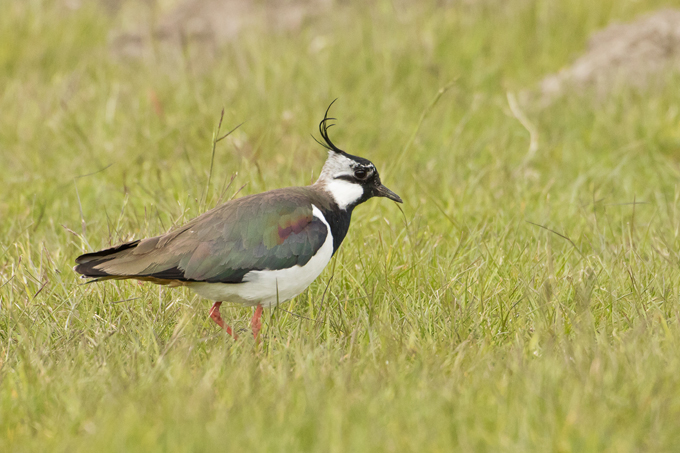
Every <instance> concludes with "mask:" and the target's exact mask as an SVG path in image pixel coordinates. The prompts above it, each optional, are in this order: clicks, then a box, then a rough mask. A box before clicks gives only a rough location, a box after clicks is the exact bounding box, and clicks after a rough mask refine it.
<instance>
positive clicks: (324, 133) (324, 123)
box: [312, 98, 347, 154]
mask: <svg viewBox="0 0 680 453" xmlns="http://www.w3.org/2000/svg"><path fill="white" fill-rule="evenodd" d="M337 100H338V99H337V98H335V99H334V100H333V102H331V103H330V105H329V106H328V108H327V109H326V113H325V114H324V116H323V119H322V120H321V122H320V123H319V134H321V138H322V139H323V140H324V142H325V143H321V142H320V141H319V140H317V139H316V137H314V136H313V135H312V138H313V139H314V141H316V142H317V143H318V144H319V145H321V146H323V147H324V148H326V149H327V150H329V151H335V152H336V153H341V154H347V153H346V152H345V151H343V150H341V149H340V148H338V147H337V146H335V144H334V143H333V142H332V141H331V138H330V137H329V136H328V129H330V128H331V127H333V126H335V124H333V123H331V121H335V120H336V118H330V117H329V116H328V112H329V111H330V109H331V107H332V106H333V104H334V103H335V101H337ZM329 123H330V124H329Z"/></svg>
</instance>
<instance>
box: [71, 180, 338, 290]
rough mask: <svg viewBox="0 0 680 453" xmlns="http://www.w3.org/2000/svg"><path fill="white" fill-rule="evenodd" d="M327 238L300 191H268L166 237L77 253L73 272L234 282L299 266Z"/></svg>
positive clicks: (306, 198) (234, 202)
mask: <svg viewBox="0 0 680 453" xmlns="http://www.w3.org/2000/svg"><path fill="white" fill-rule="evenodd" d="M328 234H329V233H328V231H327V227H326V225H325V224H324V223H323V222H322V221H321V220H320V219H319V218H317V217H315V216H314V215H313V211H312V203H311V201H310V199H309V197H308V196H307V194H306V193H305V192H304V190H302V189H300V190H297V191H296V190H291V189H287V190H278V191H271V192H266V193H263V194H258V195H253V196H249V197H243V198H240V199H238V200H235V201H232V202H229V203H226V204H224V205H222V206H220V207H218V208H216V209H213V210H212V211H209V212H207V213H205V214H203V215H202V216H200V217H197V218H196V219H194V220H192V221H191V222H189V223H188V224H186V225H184V226H183V227H182V228H180V229H178V230H176V231H174V232H171V233H168V234H166V235H163V236H158V237H154V238H149V239H145V240H142V241H140V242H138V243H130V244H128V245H127V247H126V246H125V245H123V246H119V247H118V251H115V250H116V249H109V250H108V251H107V250H105V251H102V252H97V253H92V254H87V255H83V256H81V257H80V258H78V260H76V262H77V263H78V264H79V265H78V266H76V270H77V271H79V272H81V273H83V274H85V275H88V272H87V271H90V272H89V276H93V277H104V278H106V277H111V276H120V277H123V278H125V277H128V278H135V277H145V278H151V279H158V280H171V281H172V280H176V281H196V282H211V283H239V282H241V281H242V280H243V276H244V275H245V274H247V273H248V272H250V271H254V270H278V269H286V268H289V267H292V266H295V265H299V266H304V265H305V264H306V263H307V262H308V261H309V260H310V259H311V258H312V256H314V254H315V253H316V252H317V250H318V249H319V248H321V246H322V245H323V243H324V241H325V240H326V237H327V235H328ZM107 252H108V253H107Z"/></svg>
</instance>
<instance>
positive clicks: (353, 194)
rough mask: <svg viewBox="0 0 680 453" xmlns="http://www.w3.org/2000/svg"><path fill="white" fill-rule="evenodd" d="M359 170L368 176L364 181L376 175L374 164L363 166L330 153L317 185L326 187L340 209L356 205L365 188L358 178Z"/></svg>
mask: <svg viewBox="0 0 680 453" xmlns="http://www.w3.org/2000/svg"><path fill="white" fill-rule="evenodd" d="M358 169H363V170H365V171H364V173H365V174H366V176H365V177H364V178H363V179H367V178H368V177H370V176H371V175H372V174H373V173H375V167H374V166H373V164H368V165H361V164H359V163H358V162H356V161H354V160H352V159H349V158H348V157H345V156H343V155H342V154H339V153H336V152H333V151H329V152H328V160H326V163H325V164H324V166H323V169H322V170H321V175H320V176H319V180H318V181H317V184H321V185H323V186H324V189H325V190H326V191H328V192H329V193H330V194H331V196H332V197H333V199H334V200H335V202H336V203H337V205H338V207H340V209H345V208H347V206H349V205H352V204H354V203H356V202H357V201H358V200H359V199H360V198H361V197H362V196H363V195H364V187H363V186H362V184H361V181H360V180H359V179H358V178H357V177H356V175H357V173H356V172H357V170H358Z"/></svg>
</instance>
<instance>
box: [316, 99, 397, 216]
mask: <svg viewBox="0 0 680 453" xmlns="http://www.w3.org/2000/svg"><path fill="white" fill-rule="evenodd" d="M333 102H335V101H333ZM332 105H333V103H331V105H329V106H328V109H327V110H326V114H325V115H324V118H323V120H321V122H320V123H319V133H320V134H321V138H322V139H323V141H324V143H322V142H320V141H318V140H317V142H318V143H319V144H320V145H321V146H323V147H325V148H326V149H328V159H326V163H325V164H324V166H323V168H322V169H321V175H319V179H318V180H317V181H316V183H315V184H316V185H319V186H321V187H322V188H323V189H324V190H325V191H326V192H328V193H329V194H330V195H331V196H332V197H333V199H334V200H335V202H336V203H337V205H338V207H339V208H340V209H353V208H354V207H355V206H356V205H358V204H361V203H363V202H364V201H366V200H368V199H369V198H373V197H385V198H389V199H390V200H393V201H396V202H397V203H402V200H401V198H400V197H399V195H397V194H396V193H394V192H392V191H391V190H390V189H388V188H387V187H385V186H384V185H383V184H382V183H381V182H380V175H379V174H378V170H377V169H376V168H375V165H373V162H371V161H370V160H368V159H364V158H363V157H359V156H353V155H352V154H348V153H346V152H345V151H343V150H341V149H340V148H338V147H337V146H335V145H334V144H333V142H332V141H331V139H330V137H329V136H328V129H329V128H330V127H331V126H333V123H331V121H333V120H335V118H329V117H328V111H329V110H330V108H331V106H332Z"/></svg>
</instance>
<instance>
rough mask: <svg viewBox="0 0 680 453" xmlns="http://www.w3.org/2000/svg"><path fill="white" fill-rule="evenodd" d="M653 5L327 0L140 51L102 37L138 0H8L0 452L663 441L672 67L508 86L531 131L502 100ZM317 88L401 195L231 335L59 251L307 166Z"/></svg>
mask: <svg viewBox="0 0 680 453" xmlns="http://www.w3.org/2000/svg"><path fill="white" fill-rule="evenodd" d="M667 4H668V2H662V1H654V0H641V1H632V0H601V1H598V2H592V1H586V0H571V1H561V2H554V1H545V0H511V1H493V0H479V1H477V2H454V4H453V5H449V6H447V7H442V6H437V5H435V4H420V5H419V6H417V7H416V6H414V5H408V4H402V3H399V2H395V3H394V4H392V3H390V2H383V1H378V2H374V3H372V4H371V5H370V6H365V5H364V4H363V3H362V2H350V3H349V4H344V5H337V6H336V7H335V8H334V9H333V10H332V12H331V13H326V12H324V13H321V14H322V15H321V17H320V18H318V19H317V20H312V21H309V22H308V23H306V24H305V25H304V26H303V27H302V29H301V30H299V31H297V32H277V33H269V32H266V30H265V28H266V27H265V25H264V24H260V25H259V26H254V27H252V28H251V29H249V30H247V31H246V32H245V33H244V34H243V35H242V36H241V37H240V38H239V40H238V41H236V42H233V43H231V44H227V45H225V46H223V47H221V48H219V49H217V50H214V51H210V50H209V49H207V48H206V47H204V46H203V45H201V44H197V43H189V44H187V46H186V47H184V48H180V47H173V46H163V45H156V46H152V48H151V50H148V51H147V54H146V58H144V59H141V60H139V59H127V58H124V57H119V56H116V55H115V54H114V53H112V52H111V48H110V44H109V38H108V37H109V32H110V30H114V29H116V28H118V27H121V26H124V25H125V24H122V23H121V22H122V21H124V18H125V17H129V16H135V14H141V15H142V16H144V15H151V12H149V11H148V10H147V9H146V8H145V7H139V6H138V7H137V8H139V10H138V11H132V12H131V10H129V9H128V10H125V11H127V15H125V14H123V15H122V16H121V17H122V18H112V17H111V16H109V15H107V14H106V13H105V12H104V11H100V10H99V9H97V8H96V7H94V6H83V7H81V8H79V9H77V10H73V11H69V10H65V9H63V8H58V7H57V6H55V4H53V3H52V2H46V1H45V2H43V1H40V0H35V1H31V2H23V1H14V2H11V1H10V2H7V4H5V5H4V8H3V14H2V15H0V112H1V114H0V163H1V164H0V181H2V189H0V190H1V192H0V195H1V197H0V304H1V306H0V364H1V365H0V366H1V369H0V450H2V451H12V452H24V451H126V452H132V451H144V452H149V451H224V450H234V451H236V450H246V449H248V450H257V451H330V452H346V451H398V452H401V451H518V452H525V451H575V452H584V451H592V452H603V451H612V452H626V451H655V452H656V451H672V450H676V449H677V445H678V442H679V441H680V434H679V433H680V432H679V431H678V430H677V420H678V419H679V417H680V356H679V355H678V352H677V351H678V344H679V342H680V311H679V309H678V307H679V292H680V270H679V267H678V264H679V262H680V238H679V234H680V233H679V231H680V212H679V211H678V206H679V201H680V186H679V185H678V176H679V175H680V135H679V134H678V128H679V127H680V114H679V113H678V112H679V111H678V107H677V106H678V105H679V103H680V93H679V92H678V90H677V89H676V87H677V86H678V82H679V81H680V76H679V75H677V74H672V73H669V74H664V75H663V76H662V80H660V83H657V84H653V85H652V86H650V87H648V88H646V89H642V90H640V89H633V88H626V87H620V88H619V89H617V90H616V91H614V92H613V93H612V94H611V95H609V96H607V97H605V98H597V97H594V96H592V95H591V93H582V94H572V95H570V96H567V97H565V98H562V99H560V100H558V101H556V102H555V103H554V104H552V105H551V106H549V107H547V108H543V109H538V108H537V107H532V106H531V105H525V106H523V107H522V108H523V109H524V111H523V113H524V114H525V115H526V117H527V118H528V120H529V121H530V122H531V123H532V124H533V125H534V126H535V128H536V131H537V137H538V147H537V149H536V152H535V154H534V155H533V156H531V155H529V156H528V150H529V141H530V140H529V138H530V137H529V133H528V132H527V130H526V129H525V128H524V126H523V125H522V124H521V123H520V121H518V119H517V118H516V115H514V114H513V113H512V111H511V109H510V107H509V104H508V98H507V93H508V92H519V91H522V90H523V89H527V88H531V87H535V86H536V84H537V83H538V82H539V81H540V80H541V78H542V77H543V76H544V75H545V74H547V73H549V72H554V71H556V70H558V69H559V68H561V67H563V66H565V65H568V64H569V63H570V62H571V61H573V59H574V58H575V57H576V56H577V55H578V54H579V53H580V52H582V51H583V49H584V48H585V45H586V40H587V37H588V35H589V34H590V33H591V32H593V31H595V30H597V29H599V28H601V27H603V26H605V25H606V24H608V23H610V22H612V21H617V20H618V21H626V20H630V19H632V18H633V17H635V16H636V15H638V14H640V13H643V12H646V11H650V10H653V9H656V8H659V7H661V6H664V5H667ZM140 11H141V13H140ZM145 20H146V19H145ZM149 20H151V19H149ZM440 90H441V91H440ZM335 97H339V98H340V99H339V101H338V102H337V103H336V104H335V105H334V107H333V112H332V113H333V114H334V116H336V117H337V118H339V120H338V126H337V127H336V128H334V129H333V134H334V135H333V140H334V141H335V142H336V143H337V144H338V145H339V146H341V147H342V148H344V149H347V150H348V151H349V152H352V153H355V154H358V155H361V156H364V157H367V158H369V159H371V160H372V161H373V162H375V163H376V165H377V166H378V169H379V170H380V172H381V175H382V179H383V182H384V183H385V184H386V185H387V186H388V187H390V188H391V189H393V190H394V191H395V192H397V193H398V194H399V195H401V197H402V198H403V199H404V201H405V203H404V205H403V213H402V212H400V210H399V209H398V208H397V206H395V205H394V204H393V203H390V202H387V201H386V200H372V201H369V202H368V203H366V204H365V205H362V206H361V207H360V208H358V209H357V210H356V211H355V215H354V219H353V225H352V228H351V229H350V232H349V235H348V237H347V239H346V240H345V242H344V244H343V246H342V248H341V249H340V251H339V253H338V254H337V255H336V258H335V259H334V260H333V262H332V263H331V265H330V266H329V268H328V269H327V270H326V271H325V272H324V273H323V274H322V276H321V277H320V278H319V279H318V280H317V282H315V283H314V284H313V285H312V286H311V287H310V288H309V290H307V291H306V292H305V293H303V294H302V295H300V296H299V297H297V298H296V299H295V300H293V301H292V302H290V303H288V304H286V305H283V306H282V307H280V308H279V309H276V310H273V311H269V312H266V320H265V323H264V331H263V334H264V341H263V342H262V344H261V345H260V346H257V345H255V344H254V342H253V341H252V340H249V339H248V338H247V336H243V338H242V340H239V341H238V342H233V341H231V340H230V338H229V337H227V336H226V334H225V333H224V332H220V331H219V330H218V329H217V328H216V327H215V325H213V324H212V323H211V322H210V320H209V319H208V317H207V314H208V308H209V306H210V303H209V302H208V301H205V300H201V299H199V298H198V297H196V296H194V295H192V294H190V293H189V292H187V291H184V290H177V289H167V288H162V287H156V286H153V285H147V284H145V285H138V284H136V283H134V282H116V283H110V282H109V283H104V284H96V285H85V286H83V285H80V284H79V281H78V280H77V278H76V275H75V274H74V273H73V272H72V270H71V267H72V265H73V260H74V258H75V257H76V256H77V255H78V254H80V253H82V252H85V251H89V250H94V249H98V248H100V247H106V246H108V245H110V244H115V243H117V242H120V241H123V240H126V239H129V238H132V237H135V238H139V237H143V236H148V235H155V234H158V233H160V232H164V231H167V230H169V229H170V228H172V227H173V226H175V225H178V224H181V223H182V222H184V221H186V220H188V219H190V218H192V217H194V216H196V215H197V214H199V213H200V212H203V211H205V210H206V209H209V208H210V207H212V206H215V205H216V204H218V203H219V202H221V201H223V200H226V199H228V198H230V197H232V196H240V195H241V194H248V193H257V192H260V191H264V190H268V189H274V188H278V187H284V186H289V185H304V184H308V183H309V182H310V181H312V180H314V177H315V176H316V175H318V171H319V169H320V167H321V165H322V163H323V159H324V152H323V150H322V149H321V148H320V147H319V146H318V145H316V144H315V143H314V141H313V140H312V139H311V138H310V137H309V134H310V133H312V132H316V130H315V128H316V125H317V123H318V121H319V120H320V119H321V117H322V115H323V111H324V109H325V107H326V106H327V105H328V103H329V102H330V101H331V100H333V99H334V98H335ZM223 108H224V112H225V113H224V123H223V126H222V127H223V131H224V130H229V129H231V128H233V127H235V126H236V125H238V124H240V123H241V122H244V121H245V124H243V125H242V126H241V127H240V128H239V129H238V130H237V131H235V132H234V133H233V134H232V135H231V136H230V137H228V138H227V139H225V140H223V141H221V142H219V143H218V144H217V146H216V148H215V153H214V162H213V165H212V166H213V171H212V175H211V174H210V172H209V169H210V167H211V161H212V159H213V156H212V137H213V132H214V131H215V129H216V127H217V122H218V121H219V118H220V111H221V110H222V109H223ZM527 156H528V157H527ZM232 178H233V181H232ZM209 179H210V181H211V183H210V185H208V180H209ZM223 314H224V315H225V317H226V318H227V319H229V320H232V321H233V322H234V323H235V325H236V326H237V328H246V327H247V322H248V319H249V318H250V315H251V311H250V310H249V309H245V308H240V307H228V308H227V309H226V310H224V309H223Z"/></svg>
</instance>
